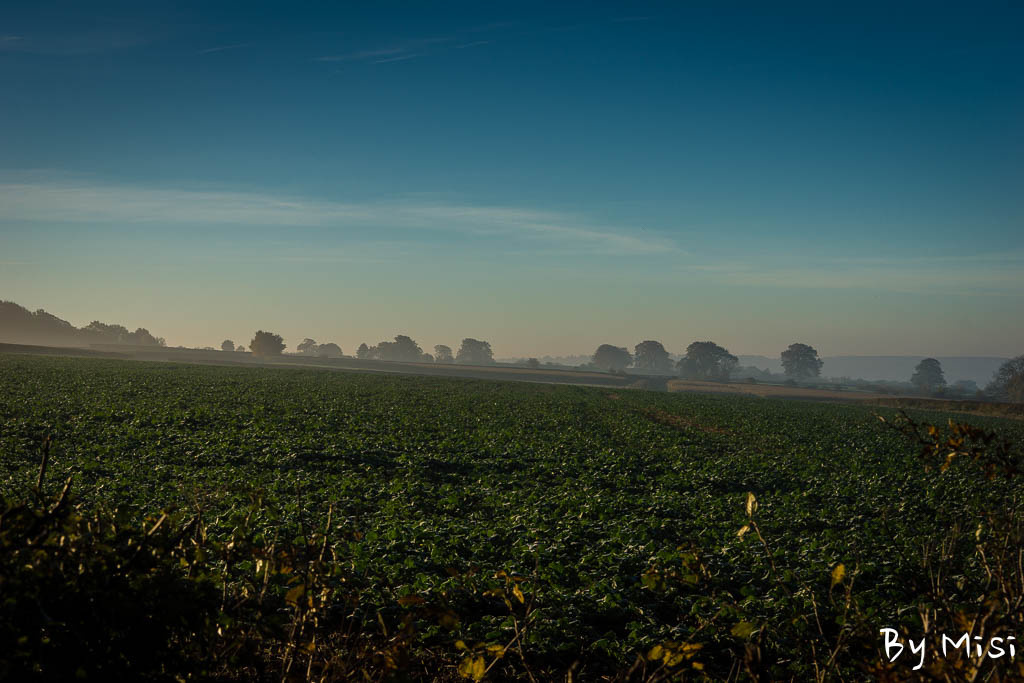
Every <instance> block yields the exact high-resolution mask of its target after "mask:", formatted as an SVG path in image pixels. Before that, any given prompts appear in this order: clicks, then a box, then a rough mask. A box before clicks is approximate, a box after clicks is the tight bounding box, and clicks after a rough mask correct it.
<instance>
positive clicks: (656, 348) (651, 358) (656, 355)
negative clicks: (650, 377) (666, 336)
mask: <svg viewBox="0 0 1024 683" xmlns="http://www.w3.org/2000/svg"><path fill="white" fill-rule="evenodd" d="M633 367H634V368H637V369H638V370H647V371H650V372H671V371H672V359H671V358H669V356H668V351H666V350H665V347H664V346H662V345H661V342H656V341H651V340H648V341H642V342H640V343H639V344H637V345H636V346H635V347H634V348H633Z"/></svg>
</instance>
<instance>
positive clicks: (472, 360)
mask: <svg viewBox="0 0 1024 683" xmlns="http://www.w3.org/2000/svg"><path fill="white" fill-rule="evenodd" d="M93 326H99V327H97V328H95V330H94V331H95V332H96V333H103V334H110V331H109V328H119V327H120V326H103V325H102V324H101V323H93V324H91V325H90V326H89V327H87V328H83V329H90V328H93ZM120 330H123V332H120ZM120 330H116V331H117V332H118V338H126V337H124V334H125V333H127V330H125V329H124V328H120ZM140 333H144V335H148V334H149V333H148V332H146V330H142V329H140V330H137V331H136V332H135V333H134V336H132V337H127V338H129V339H145V336H143V335H140ZM129 334H130V333H129ZM150 336H151V335H150ZM162 341H163V340H157V339H154V340H153V341H152V342H135V343H162ZM122 343H126V342H122ZM249 348H250V349H251V350H252V352H253V353H254V354H255V355H257V356H276V355H281V353H282V352H283V351H284V348H285V344H284V340H283V339H282V338H281V336H280V335H278V334H274V333H272V332H265V331H263V330H260V331H258V332H256V335H255V336H254V337H253V339H252V341H251V342H250V343H249ZM221 349H222V350H224V351H235V350H237V351H243V350H244V348H243V347H242V346H241V345H239V346H238V347H237V348H236V347H235V344H234V342H232V341H231V340H230V339H225V340H224V342H223V344H221ZM297 349H298V351H299V353H301V354H302V355H307V356H320V357H326V358H338V357H341V355H342V351H341V348H340V347H339V346H338V345H337V344H334V343H327V344H317V342H316V341H315V340H313V339H309V338H307V339H304V340H303V341H302V343H301V344H299V345H298V347H297ZM356 357H357V358H360V359H365V360H386V361H402V362H427V363H460V364H464V365H491V364H493V363H494V354H493V352H492V350H491V345H490V343H489V342H486V341H480V340H478V339H473V338H470V337H467V338H466V339H463V340H462V344H461V345H460V346H459V350H458V353H455V354H453V353H452V349H451V347H449V346H445V345H444V344H438V345H437V346H435V347H434V353H433V354H430V353H425V352H424V351H423V349H422V348H420V346H419V344H417V343H416V342H415V340H413V339H412V338H411V337H409V336H407V335H404V334H400V335H397V336H396V337H395V338H394V341H382V342H380V343H378V344H376V345H374V346H367V345H366V344H360V345H359V349H358V350H357V351H356ZM780 360H781V361H782V367H783V369H784V371H785V374H786V376H787V377H790V378H792V379H809V378H812V377H818V376H819V375H820V374H821V369H822V366H823V365H824V362H823V361H822V360H821V358H820V357H819V356H818V351H817V350H816V349H815V348H814V347H813V346H809V345H808V344H801V343H794V344H790V345H789V347H788V348H786V350H785V351H783V352H782V353H781V354H780ZM592 362H593V365H594V366H595V367H597V368H599V369H601V370H605V371H607V372H623V371H625V369H626V368H628V367H633V368H635V369H637V370H640V371H646V372H651V373H655V374H667V373H671V372H673V370H674V371H676V372H678V374H679V375H680V376H681V377H683V378H685V379H696V380H713V381H726V380H728V379H729V377H730V375H731V373H732V372H733V371H734V370H735V369H736V367H737V364H738V362H739V359H738V358H737V357H736V356H734V355H733V354H731V353H729V351H728V350H727V349H725V348H723V347H721V346H719V345H718V344H716V343H714V342H711V341H697V342H693V343H692V344H690V345H689V346H687V347H686V354H685V355H684V356H683V357H682V358H680V359H679V360H678V361H676V362H675V363H673V362H672V358H671V356H670V355H669V353H668V351H666V350H665V347H664V346H663V345H662V344H661V342H657V341H653V340H646V341H642V342H640V343H639V344H637V345H636V346H635V347H633V352H632V353H630V352H629V350H628V349H627V348H625V347H621V346H614V345H612V344H601V345H600V346H598V347H597V350H596V351H595V352H594V355H593V357H592ZM539 366H540V363H539V362H538V361H537V359H535V358H531V359H530V360H529V361H528V362H527V367H531V368H536V367H539ZM910 382H911V384H913V385H914V386H915V387H917V388H918V389H919V390H920V391H922V392H923V393H926V394H935V393H939V392H941V391H942V390H943V389H945V388H946V386H947V385H946V379H945V376H944V373H943V371H942V364H941V363H940V362H939V361H938V360H936V359H935V358H925V359H924V360H922V361H921V362H920V363H918V364H917V367H916V368H915V369H914V374H913V376H912V377H911V378H910ZM969 385H973V386H974V388H975V389H976V388H977V387H976V385H974V384H973V382H958V383H957V384H956V385H955V387H954V388H955V389H957V391H958V392H959V393H965V392H966V391H967V389H969V388H970V386H969ZM984 394H985V395H986V396H988V397H991V398H995V399H999V400H1005V401H1017V402H1021V401H1024V356H1018V357H1017V358H1013V359H1011V360H1009V361H1007V362H1005V363H1004V364H1003V365H1002V366H1001V367H1000V368H999V370H998V371H997V372H996V374H995V376H994V377H993V379H992V382H991V383H990V384H989V385H988V387H986V389H985V392H984Z"/></svg>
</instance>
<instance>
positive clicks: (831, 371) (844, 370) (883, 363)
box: [739, 356, 1007, 387]
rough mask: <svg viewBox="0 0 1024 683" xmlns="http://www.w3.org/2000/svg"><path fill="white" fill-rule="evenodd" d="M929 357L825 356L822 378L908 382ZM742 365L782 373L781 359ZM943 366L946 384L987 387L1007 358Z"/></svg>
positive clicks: (745, 360) (950, 359)
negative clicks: (968, 382)
mask: <svg viewBox="0 0 1024 683" xmlns="http://www.w3.org/2000/svg"><path fill="white" fill-rule="evenodd" d="M924 358H926V356H823V357H822V360H823V361H825V365H824V367H822V369H821V375H822V377H849V378H851V379H866V380H890V381H900V382H906V381H908V380H909V379H910V376H911V375H912V374H914V367H915V366H917V364H918V363H920V362H921V361H922V360H923V359H924ZM739 359H740V365H753V366H755V367H758V368H762V369H766V370H770V371H771V372H778V373H781V372H782V364H781V362H780V361H779V359H778V358H777V357H776V358H769V357H767V356H739ZM935 359H936V360H938V361H939V362H940V363H942V370H943V372H944V373H945V375H946V381H947V382H949V383H950V384H952V383H953V382H956V381H957V380H961V379H966V380H973V381H975V382H977V383H978V385H979V386H982V387H983V386H985V385H986V384H988V383H989V382H990V381H991V380H992V374H993V373H994V372H995V371H996V370H997V369H998V368H999V366H1000V365H1002V364H1003V363H1005V362H1006V361H1007V359H1006V358H994V357H991V356H935Z"/></svg>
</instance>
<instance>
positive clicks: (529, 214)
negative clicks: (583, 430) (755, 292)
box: [0, 181, 681, 255]
mask: <svg viewBox="0 0 1024 683" xmlns="http://www.w3.org/2000/svg"><path fill="white" fill-rule="evenodd" d="M29 221H30V222H35V223H50V224H81V223H106V224H110V223H114V224H122V225H139V224H199V225H225V226H253V225H255V226H275V227H283V228H289V227H293V228H301V227H326V228H336V229H339V230H345V229H360V228H367V227H372V228H375V229H380V230H381V231H387V230H408V229H417V230H426V231H433V232H438V233H443V232H449V233H459V234H465V235H476V236H481V237H493V238H496V239H500V240H502V241H506V242H507V241H508V240H513V239H515V240H528V241H532V242H536V243H539V244H543V245H545V246H546V247H547V248H553V249H557V248H566V249H571V250H574V251H580V252H590V253H612V254H634V255H649V254H658V253H681V250H680V249H679V248H678V246H676V245H675V244H674V243H673V242H671V241H670V240H667V239H665V238H661V237H657V236H650V235H646V234H644V233H643V232H642V231H640V230H637V229H636V228H629V229H626V228H623V227H620V226H612V227H610V226H604V225H599V224H596V223H594V222H592V221H590V220H588V219H587V218H586V217H583V216H579V215H574V214H570V213H566V212H553V211H542V210H533V209H525V208H519V207H503V206H479V205H470V204H455V203H451V202H447V203H445V202H439V201H426V200H422V199H419V200H413V201H398V200H395V201H388V202H338V201H324V200H316V199H309V198H297V197H284V196H278V195H272V194H261V193H254V192H222V191H208V190H181V189H154V188H141V187H134V186H124V185H96V184H83V183H69V182H38V181H35V182H23V183H11V182H8V183H0V226H2V225H4V224H10V223H15V222H29Z"/></svg>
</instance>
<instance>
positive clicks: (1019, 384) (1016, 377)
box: [985, 356, 1024, 403]
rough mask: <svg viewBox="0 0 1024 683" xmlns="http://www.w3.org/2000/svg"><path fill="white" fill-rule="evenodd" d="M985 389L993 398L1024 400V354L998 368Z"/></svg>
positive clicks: (1017, 401) (1018, 401)
mask: <svg viewBox="0 0 1024 683" xmlns="http://www.w3.org/2000/svg"><path fill="white" fill-rule="evenodd" d="M985 391H986V392H987V393H988V394H990V395H991V396H992V397H993V398H998V399H1002V400H1004V401H1014V402H1016V403H1022V402H1024V356H1017V357H1016V358H1011V359H1010V360H1008V361H1006V362H1005V363H1003V364H1002V365H1000V366H999V369H998V370H996V373H995V374H994V375H993V376H992V382H990V383H989V385H988V386H987V387H985Z"/></svg>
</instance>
